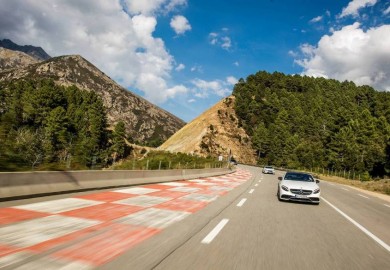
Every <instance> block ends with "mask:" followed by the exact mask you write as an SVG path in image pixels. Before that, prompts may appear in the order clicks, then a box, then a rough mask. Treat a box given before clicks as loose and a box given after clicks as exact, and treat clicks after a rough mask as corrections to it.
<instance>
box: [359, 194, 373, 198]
mask: <svg viewBox="0 0 390 270" xmlns="http://www.w3.org/2000/svg"><path fill="white" fill-rule="evenodd" d="M358 196H360V197H363V198H366V199H370V198H368V197H367V196H364V195H362V194H358Z"/></svg>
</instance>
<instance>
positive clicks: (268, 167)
mask: <svg viewBox="0 0 390 270" xmlns="http://www.w3.org/2000/svg"><path fill="white" fill-rule="evenodd" d="M264 168H266V169H273V167H272V166H265V167H264Z"/></svg>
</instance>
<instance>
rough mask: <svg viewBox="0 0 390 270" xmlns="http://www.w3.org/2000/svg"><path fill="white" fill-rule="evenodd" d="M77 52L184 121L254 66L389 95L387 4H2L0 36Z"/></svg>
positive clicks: (22, 0)
mask: <svg viewBox="0 0 390 270" xmlns="http://www.w3.org/2000/svg"><path fill="white" fill-rule="evenodd" d="M3 38H8V39H11V40H13V41H14V42H16V43H18V44H20V45H26V44H31V45H35V46H41V47H42V48H43V49H44V50H46V52H48V53H49V54H50V55H51V56H58V55H65V54H80V55H82V56H83V57H84V58H86V59H87V60H89V61H90V62H92V63H93V64H95V65H96V66H97V67H98V68H100V69H101V70H103V71H104V72H105V73H106V74H108V75H109V76H110V77H111V78H113V79H114V80H116V81H117V82H118V83H119V84H121V85H122V86H124V87H125V88H127V89H129V90H131V91H133V92H135V93H137V94H139V95H141V96H143V97H145V98H146V99H148V100H149V101H151V102H153V103H155V104H157V105H158V106H160V107H162V108H164V109H166V110H168V111H169V112H171V113H173V114H175V115H177V116H178V117H180V118H182V119H183V120H185V121H190V120H192V119H194V118H195V117H197V116H198V115H199V114H201V113H202V112H203V111H204V110H206V109H207V108H209V107H210V106H212V105H213V104H215V103H216V102H217V101H218V100H220V99H221V98H223V97H225V96H227V95H229V94H231V91H232V88H233V86H234V84H235V82H236V81H237V80H238V79H239V78H246V77H247V76H248V75H249V74H253V73H256V72H257V71H260V70H266V71H268V72H274V71H279V72H283V73H286V74H305V75H310V76H323V77H326V78H334V79H338V80H352V81H354V82H355V83H356V84H358V85H362V84H368V85H371V86H373V87H374V88H375V89H377V90H381V91H390V1H388V0H315V1H313V0H215V1H203V0H0V39H3Z"/></svg>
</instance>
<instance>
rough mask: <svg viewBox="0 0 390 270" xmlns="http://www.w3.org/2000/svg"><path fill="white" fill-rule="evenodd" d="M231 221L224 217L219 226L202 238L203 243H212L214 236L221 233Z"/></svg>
mask: <svg viewBox="0 0 390 270" xmlns="http://www.w3.org/2000/svg"><path fill="white" fill-rule="evenodd" d="M228 222H229V220H228V219H226V218H225V219H222V220H221V221H220V222H219V223H218V225H217V226H215V228H214V229H213V230H212V231H211V232H210V233H209V234H208V235H207V236H206V237H205V238H204V239H203V240H202V242H201V243H202V244H210V243H211V242H212V241H213V240H214V238H215V237H216V236H217V235H218V234H219V232H220V231H221V230H222V229H223V227H225V225H226V224H227V223H228Z"/></svg>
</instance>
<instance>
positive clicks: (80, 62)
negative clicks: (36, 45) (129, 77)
mask: <svg viewBox="0 0 390 270" xmlns="http://www.w3.org/2000/svg"><path fill="white" fill-rule="evenodd" d="M45 78H48V79H52V80H54V81H55V83H56V84H58V85H61V86H71V85H75V86H76V87H78V88H80V89H84V90H87V91H93V92H95V93H96V94H97V95H98V96H100V97H101V98H102V100H103V105H104V107H105V108H106V111H107V118H108V119H107V120H108V125H109V126H110V127H111V128H113V126H114V125H115V124H116V123H117V122H119V121H123V122H124V124H125V128H126V133H127V135H128V137H129V138H130V139H131V140H132V141H133V142H143V143H145V142H146V143H147V142H149V143H150V142H158V141H165V140H166V139H167V138H169V137H170V136H171V135H172V134H174V133H175V132H176V131H177V130H179V129H180V128H181V127H182V126H184V124H185V123H184V122H183V121H182V120H181V119H179V118H177V117H176V116H174V115H172V114H170V113H168V112H167V111H165V110H163V109H161V108H159V107H157V106H155V105H153V104H151V103H150V102H148V101H147V100H145V99H143V98H142V97H140V96H138V95H135V94H134V93H132V92H130V91H128V90H126V89H124V88H123V87H121V86H120V85H118V84H117V83H116V82H115V81H113V80H112V79H111V78H110V77H108V76H107V75H105V74H104V73H103V72H102V71H100V70H99V69H97V68H96V67H95V66H94V65H92V64H91V63H90V62H88V61H87V60H85V59H84V58H83V57H81V56H79V55H69V56H60V57H54V58H50V59H49V60H46V61H44V62H40V63H35V64H31V65H28V66H25V67H22V68H18V69H13V70H6V71H3V72H0V82H11V81H15V80H20V79H45Z"/></svg>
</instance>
